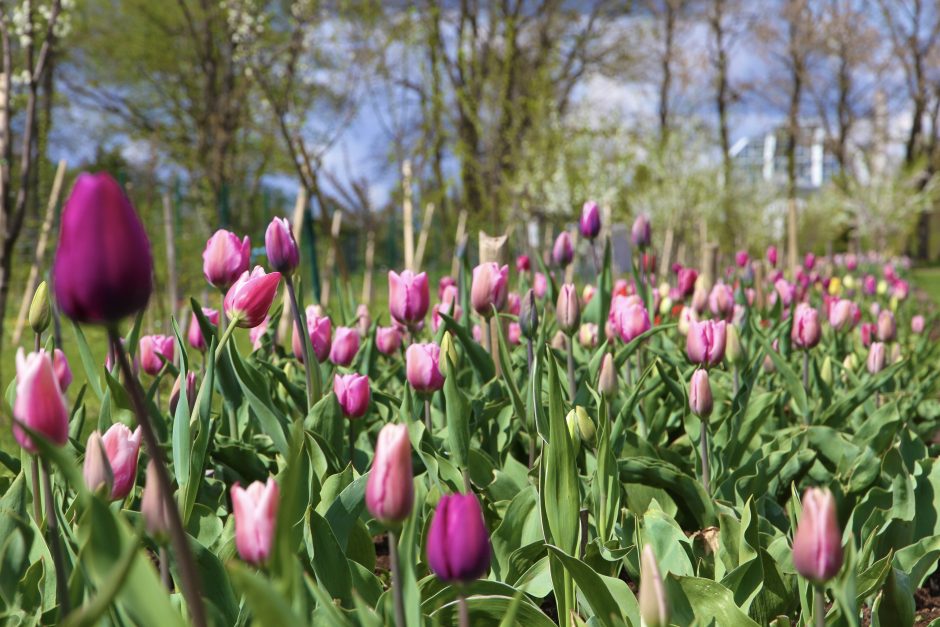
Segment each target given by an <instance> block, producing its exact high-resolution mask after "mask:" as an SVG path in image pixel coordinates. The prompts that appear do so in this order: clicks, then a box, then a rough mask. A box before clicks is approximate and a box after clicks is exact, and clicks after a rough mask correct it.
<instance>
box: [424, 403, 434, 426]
mask: <svg viewBox="0 0 940 627" xmlns="http://www.w3.org/2000/svg"><path fill="white" fill-rule="evenodd" d="M424 426H425V428H427V430H428V434H430V433H431V432H432V431H433V430H434V424H433V423H432V422H431V398H430V397H427V398H425V399H424Z"/></svg>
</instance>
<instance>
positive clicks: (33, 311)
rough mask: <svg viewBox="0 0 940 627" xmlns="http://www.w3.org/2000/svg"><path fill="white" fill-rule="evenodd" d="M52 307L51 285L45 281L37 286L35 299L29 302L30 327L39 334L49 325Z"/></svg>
mask: <svg viewBox="0 0 940 627" xmlns="http://www.w3.org/2000/svg"><path fill="white" fill-rule="evenodd" d="M51 319H52V308H51V307H49V286H48V285H46V282H45V281H43V282H42V283H40V284H39V287H37V288H36V293H35V294H33V300H32V302H30V304H29V327H30V328H31V329H32V330H33V333H36V334H37V335H38V334H40V333H42V332H43V331H45V330H46V329H47V328H48V327H49V321H50V320H51Z"/></svg>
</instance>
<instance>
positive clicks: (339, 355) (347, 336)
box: [330, 327, 359, 367]
mask: <svg viewBox="0 0 940 627" xmlns="http://www.w3.org/2000/svg"><path fill="white" fill-rule="evenodd" d="M358 352H359V333H357V332H356V330H355V329H353V328H350V327H336V334H335V336H334V337H333V346H332V347H330V361H332V362H333V363H334V364H336V365H337V366H343V367H345V366H348V365H349V364H351V363H352V361H353V359H354V358H355V357H356V353H358Z"/></svg>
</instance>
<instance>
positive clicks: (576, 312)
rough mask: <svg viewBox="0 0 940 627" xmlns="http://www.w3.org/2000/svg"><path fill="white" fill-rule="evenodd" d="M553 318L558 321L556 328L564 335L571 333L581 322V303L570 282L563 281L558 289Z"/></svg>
mask: <svg viewBox="0 0 940 627" xmlns="http://www.w3.org/2000/svg"><path fill="white" fill-rule="evenodd" d="M555 319H556V320H557V321H558V328H559V329H561V330H562V331H563V332H564V333H565V335H573V334H574V332H575V331H577V330H578V325H579V324H580V323H581V304H580V303H579V302H578V291H577V289H576V288H575V286H574V285H572V284H571V283H565V284H564V285H562V286H561V289H560V290H559V291H558V303H557V304H556V305H555Z"/></svg>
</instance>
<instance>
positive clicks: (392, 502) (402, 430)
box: [366, 424, 414, 524]
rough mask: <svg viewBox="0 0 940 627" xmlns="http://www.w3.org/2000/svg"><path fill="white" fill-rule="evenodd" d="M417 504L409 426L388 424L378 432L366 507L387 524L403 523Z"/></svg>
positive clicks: (367, 489)
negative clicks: (415, 503)
mask: <svg viewBox="0 0 940 627" xmlns="http://www.w3.org/2000/svg"><path fill="white" fill-rule="evenodd" d="M413 504H414V476H413V473H412V469H411V443H410V442H409V440H408V427H407V426H406V425H402V424H397V425H396V424H387V425H385V426H384V427H382V430H381V431H380V432H379V439H378V441H377V442H376V444H375V458H374V460H373V461H372V470H371V471H370V472H369V480H368V482H367V483H366V507H368V508H369V512H370V513H371V514H372V515H373V516H375V517H376V518H377V519H378V520H380V521H382V522H383V523H385V524H390V523H400V522H402V521H403V520H405V519H406V518H408V515H409V514H411V507H412V505H413Z"/></svg>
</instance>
